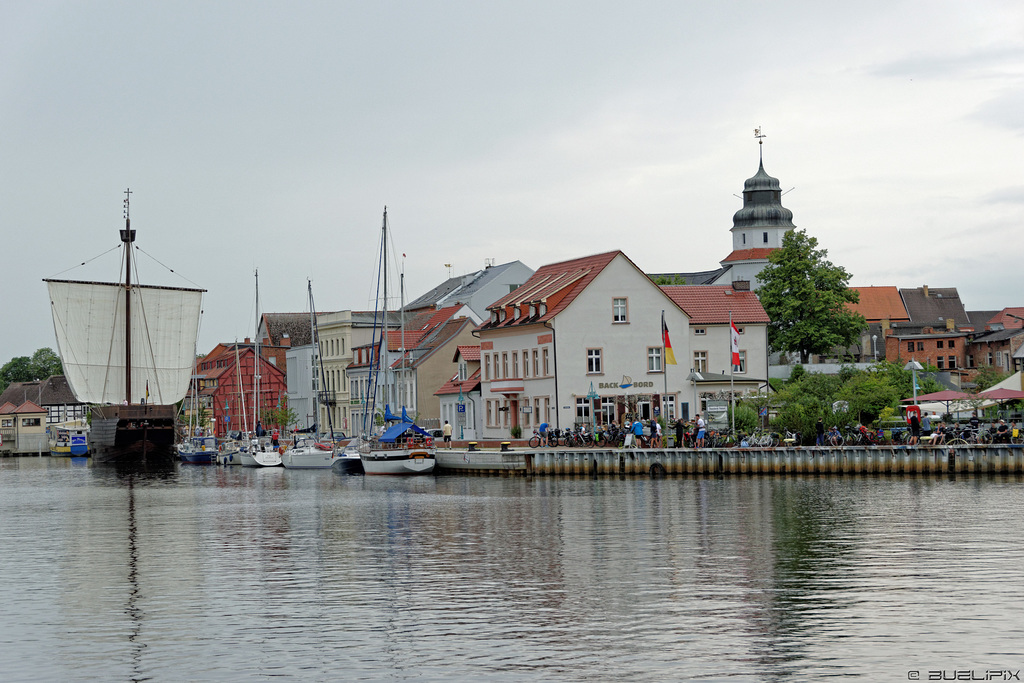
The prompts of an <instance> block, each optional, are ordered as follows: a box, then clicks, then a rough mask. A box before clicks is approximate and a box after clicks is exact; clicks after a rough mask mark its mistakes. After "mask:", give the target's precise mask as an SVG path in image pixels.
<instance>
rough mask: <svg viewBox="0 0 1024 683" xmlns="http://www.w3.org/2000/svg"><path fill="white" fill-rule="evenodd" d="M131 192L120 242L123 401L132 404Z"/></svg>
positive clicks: (128, 191) (127, 192) (126, 198)
mask: <svg viewBox="0 0 1024 683" xmlns="http://www.w3.org/2000/svg"><path fill="white" fill-rule="evenodd" d="M131 194H132V190H131V188H126V189H125V191H124V230H122V231H121V241H122V242H123V243H124V400H125V403H131V402H132V242H134V241H135V231H134V230H132V219H131V217H130V215H129V214H130V212H129V203H130V200H131Z"/></svg>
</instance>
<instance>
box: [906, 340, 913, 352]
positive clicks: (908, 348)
mask: <svg viewBox="0 0 1024 683" xmlns="http://www.w3.org/2000/svg"><path fill="white" fill-rule="evenodd" d="M913 350H914V342H907V351H913Z"/></svg>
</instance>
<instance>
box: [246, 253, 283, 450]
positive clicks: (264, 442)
mask: <svg viewBox="0 0 1024 683" xmlns="http://www.w3.org/2000/svg"><path fill="white" fill-rule="evenodd" d="M255 342H256V343H255V345H254V346H253V357H252V421H253V423H255V425H256V426H255V428H254V431H253V432H252V433H251V434H249V433H248V432H246V434H247V435H248V437H249V443H248V445H246V446H245V448H243V449H242V450H240V451H239V454H238V455H239V459H240V460H241V462H242V464H243V465H244V466H246V467H280V465H281V454H280V453H279V452H278V451H277V450H276V449H274V448H272V447H270V446H269V443H270V440H269V439H268V438H266V435H264V434H261V433H260V431H261V430H262V427H261V423H260V408H261V406H260V403H261V401H260V365H261V364H262V363H263V359H262V358H261V357H260V272H259V271H258V270H257V271H256V337H255ZM243 403H244V402H243ZM246 427H248V425H246Z"/></svg>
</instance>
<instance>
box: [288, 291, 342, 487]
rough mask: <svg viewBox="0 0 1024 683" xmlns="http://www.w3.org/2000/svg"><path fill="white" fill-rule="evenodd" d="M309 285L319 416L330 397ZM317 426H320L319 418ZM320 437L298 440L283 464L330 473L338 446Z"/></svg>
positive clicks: (331, 427) (329, 426)
mask: <svg viewBox="0 0 1024 683" xmlns="http://www.w3.org/2000/svg"><path fill="white" fill-rule="evenodd" d="M306 282H307V288H308V290H309V329H310V341H311V343H312V345H313V378H314V379H313V393H314V394H315V395H316V396H317V397H318V398H317V405H318V408H317V412H319V404H321V403H325V402H326V401H324V400H322V399H323V397H324V396H326V391H324V390H323V389H324V385H323V382H324V368H323V358H321V357H320V335H319V330H318V328H317V326H316V306H315V304H314V303H313V282H312V281H311V280H307V281H306ZM316 424H320V419H319V415H318V416H317V421H316ZM327 433H328V434H330V435H332V436H333V434H334V423H333V422H332V419H331V410H330V407H328V409H327ZM319 437H320V435H319V433H315V434H313V435H312V436H305V437H302V438H296V439H295V442H294V443H293V444H292V446H291V448H288V449H286V450H285V452H284V453H282V454H281V463H282V464H283V465H284V466H285V467H287V468H291V469H328V468H330V467H333V466H334V461H335V460H336V459H337V457H338V452H337V446H336V445H335V443H334V440H333V439H331V441H330V443H325V442H323V441H321V440H320V438H319Z"/></svg>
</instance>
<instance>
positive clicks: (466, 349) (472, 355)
mask: <svg viewBox="0 0 1024 683" xmlns="http://www.w3.org/2000/svg"><path fill="white" fill-rule="evenodd" d="M455 350H456V352H457V353H458V355H460V356H462V359H463V360H465V361H468V362H470V363H472V362H473V361H479V360H480V345H479V344H477V345H476V346H459V347H457V348H456V349H455ZM452 360H454V359H452Z"/></svg>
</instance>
